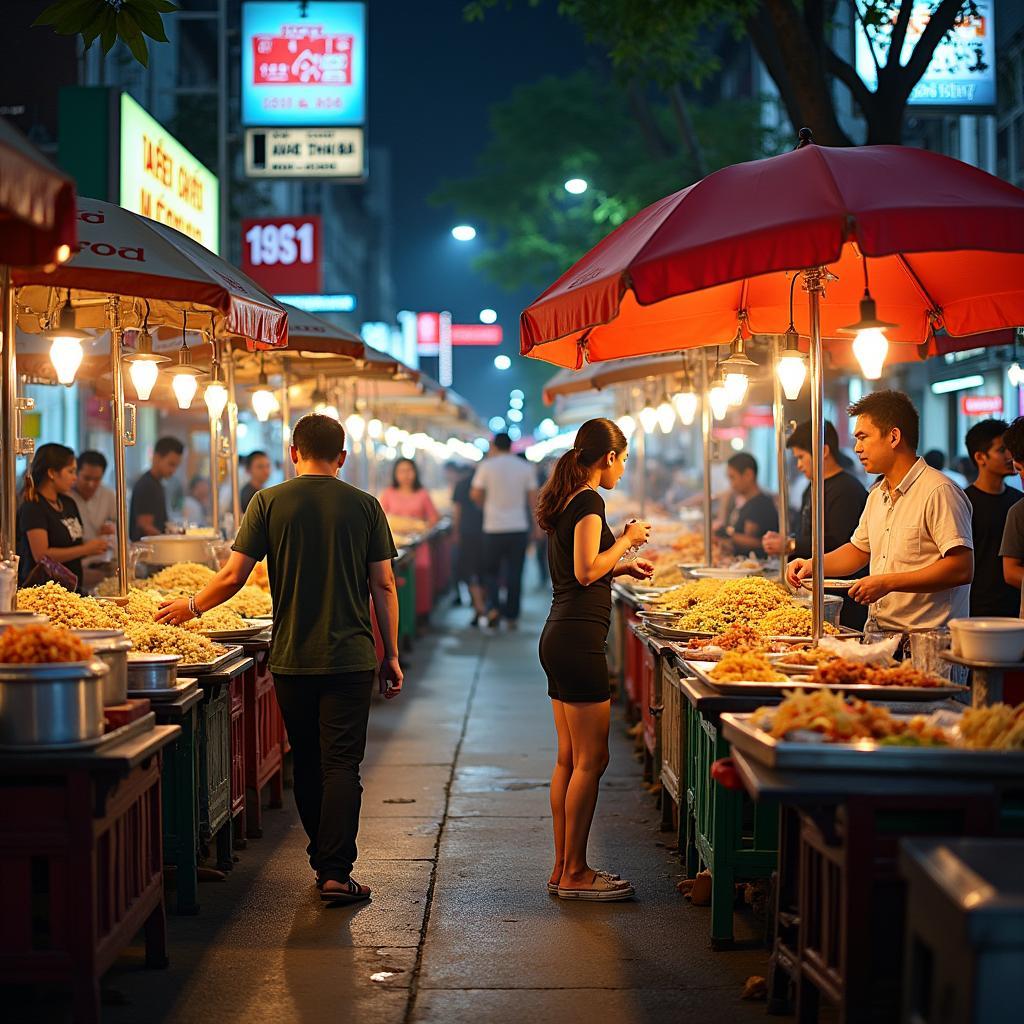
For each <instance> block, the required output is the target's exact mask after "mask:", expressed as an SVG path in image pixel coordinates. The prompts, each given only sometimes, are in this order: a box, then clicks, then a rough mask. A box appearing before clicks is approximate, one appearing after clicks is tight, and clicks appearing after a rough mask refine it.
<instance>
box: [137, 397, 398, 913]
mask: <svg viewBox="0 0 1024 1024" xmlns="http://www.w3.org/2000/svg"><path fill="white" fill-rule="evenodd" d="M346 454H347V453H346V451H345V431H344V428H343V427H342V426H341V424H340V423H339V422H338V421H337V420H335V419H333V418H332V417H330V416H323V415H320V414H318V413H311V414H310V415H308V416H303V417H302V419H300V420H299V422H298V423H296V424H295V429H294V431H293V433H292V444H291V459H292V462H293V463H294V464H295V469H296V473H297V476H296V477H295V478H294V479H292V480H288V481H286V482H285V483H283V484H277V485H276V486H275V487H268V488H266V489H264V490H262V491H259V492H258V493H257V494H256V495H255V496H254V497H253V499H252V501H251V502H250V504H249V509H248V511H247V512H246V513H245V518H244V519H243V520H242V525H241V528H240V529H239V531H238V536H237V537H236V538H235V543H234V545H233V550H232V553H231V556H230V558H229V559H228V561H227V563H226V564H225V565H224V567H223V568H222V569H221V570H220V572H218V573H217V575H216V576H215V577H214V578H213V579H212V580H211V581H210V582H209V583H208V584H207V585H206V586H205V587H204V588H203V589H202V590H201V591H199V593H197V594H194V595H193V596H192V597H191V598H187V599H185V598H181V599H179V600H177V601H171V602H167V603H165V604H164V605H163V606H162V607H161V609H160V612H159V613H158V615H157V620H158V621H160V622H169V623H171V624H172V625H177V624H180V623H182V622H186V621H188V620H189V619H190V618H193V617H194V616H195V615H201V614H202V613H203V612H207V611H209V610H210V609H211V608H214V607H216V606H217V605H219V604H222V603H223V602H224V601H226V600H228V599H229V598H230V597H232V596H233V595H234V594H236V593H237V592H238V591H239V590H240V589H241V588H242V587H243V586H244V584H245V583H246V581H247V580H248V579H249V574H250V573H251V572H252V570H253V569H254V568H255V566H256V563H257V562H259V561H261V560H262V559H264V558H266V559H267V572H268V575H269V577H270V592H271V597H272V598H273V603H274V632H273V638H272V640H271V646H270V671H271V672H272V673H273V675H274V687H275V690H276V692H277V700H278V703H279V704H280V706H281V713H282V714H283V715H284V721H285V726H286V728H287V729H288V739H289V742H290V743H291V747H292V756H293V758H294V768H295V787H294V788H295V803H296V806H297V807H298V810H299V817H300V818H301V820H302V826H303V828H304V829H305V831H306V835H307V836H308V837H309V846H308V847H307V852H308V853H309V862H310V864H311V866H312V868H313V870H314V871H315V872H316V879H317V887H318V888H319V890H320V894H321V898H322V899H323V900H325V901H327V902H340V903H354V902H357V901H359V900H365V899H368V898H369V896H370V890H369V888H368V887H367V886H365V885H360V884H359V883H358V882H356V881H355V880H354V879H353V878H352V866H353V864H354V863H355V860H356V835H357V833H358V830H359V809H360V804H361V793H362V787H361V785H360V781H359V765H360V764H361V763H362V760H363V754H364V752H365V749H366V726H367V721H368V718H369V713H370V697H371V693H372V689H373V681H374V676H375V675H376V672H377V661H376V651H375V648H374V638H373V616H374V614H375V615H376V618H377V625H378V627H379V630H380V635H381V639H382V641H383V643H384V660H383V661H382V662H381V665H380V686H381V691H382V693H383V694H384V696H385V697H387V698H391V697H396V696H398V694H399V692H400V691H401V689H402V668H401V665H400V664H399V661H398V588H397V586H396V584H395V576H394V573H393V571H392V567H391V560H392V559H393V558H394V557H395V556H396V555H397V553H398V552H397V551H396V550H395V544H394V541H393V540H392V537H391V530H390V528H389V527H388V521H387V517H386V516H385V515H384V510H383V509H382V508H381V506H380V502H379V501H378V500H377V499H376V498H375V497H373V495H370V494H367V493H365V492H364V491H361V490H359V489H358V488H356V487H353V486H352V485H351V484H348V483H345V482H344V481H342V480H339V479H338V472H339V471H340V469H341V467H342V466H343V465H344V463H345V456H346ZM371 597H372V599H373V607H372V610H371V606H370V599H371Z"/></svg>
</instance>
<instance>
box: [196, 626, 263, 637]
mask: <svg viewBox="0 0 1024 1024" xmlns="http://www.w3.org/2000/svg"><path fill="white" fill-rule="evenodd" d="M268 625H269V623H268ZM266 631H267V626H266V625H255V626H245V627H243V628H242V629H201V630H199V635H200V636H205V637H206V639H207V640H249V639H250V638H251V637H254V636H259V635H260V633H265V632H266Z"/></svg>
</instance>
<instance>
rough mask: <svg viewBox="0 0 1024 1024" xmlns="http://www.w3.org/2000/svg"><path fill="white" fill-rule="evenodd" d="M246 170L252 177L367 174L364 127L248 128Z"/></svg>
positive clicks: (359, 176)
mask: <svg viewBox="0 0 1024 1024" xmlns="http://www.w3.org/2000/svg"><path fill="white" fill-rule="evenodd" d="M245 173H246V176H247V177H250V178H345V179H348V180H349V181H352V182H359V181H362V180H363V179H364V178H365V177H366V146H365V139H364V135H363V129H362V128H246V130H245Z"/></svg>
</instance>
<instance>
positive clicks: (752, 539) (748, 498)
mask: <svg viewBox="0 0 1024 1024" xmlns="http://www.w3.org/2000/svg"><path fill="white" fill-rule="evenodd" d="M726 466H727V468H726V473H727V474H728V476H729V486H730V487H731V488H732V494H731V495H730V496H729V502H728V506H727V508H726V513H725V522H724V524H723V525H722V526H720V527H719V528H718V529H717V531H716V532H717V534H718V536H719V537H721V538H722V539H723V540H724V541H726V543H727V544H729V545H731V546H732V549H733V551H735V552H736V553H737V554H740V555H748V554H749V555H754V556H757V555H760V554H762V553H763V548H762V547H761V538H762V537H764V535H765V534H766V533H768V532H769V531H771V530H777V529H778V528H779V513H778V510H777V509H776V508H775V502H774V501H772V499H771V498H770V497H769V496H768V495H767V494H765V493H764V491H762V490H761V488H760V487H758V485H757V459H755V458H754V456H753V455H748V454H747V453H746V452H740V453H739V454H738V455H734V456H733V457H732V458H731V459H730V460H729V461H728V463H726Z"/></svg>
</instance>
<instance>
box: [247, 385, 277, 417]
mask: <svg viewBox="0 0 1024 1024" xmlns="http://www.w3.org/2000/svg"><path fill="white" fill-rule="evenodd" d="M276 408H277V396H276V395H275V394H274V392H273V391H271V390H270V389H269V388H257V390H255V391H254V392H253V393H252V411H253V412H254V413H256V419H258V420H259V421H260V423H266V422H267V420H269V419H270V417H271V415H272V414H273V412H274V410H275V409H276Z"/></svg>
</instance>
